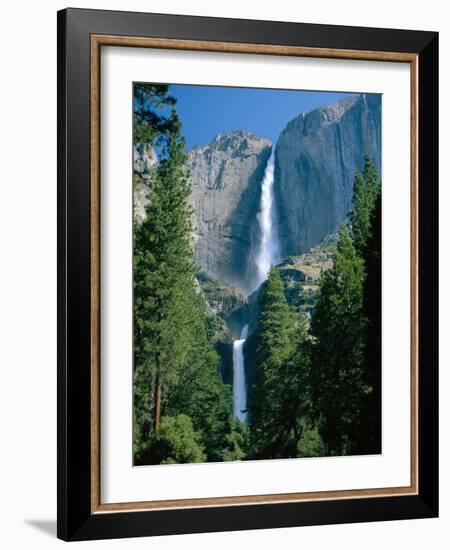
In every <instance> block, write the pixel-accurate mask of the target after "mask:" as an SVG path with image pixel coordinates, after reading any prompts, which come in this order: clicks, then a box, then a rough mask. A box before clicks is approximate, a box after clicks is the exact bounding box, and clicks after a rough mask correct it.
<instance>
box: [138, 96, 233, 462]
mask: <svg viewBox="0 0 450 550" xmlns="http://www.w3.org/2000/svg"><path fill="white" fill-rule="evenodd" d="M173 106H174V101H173V99H172V98H170V96H169V95H168V89H167V87H164V86H159V85H137V86H135V119H134V122H135V136H134V138H135V143H137V142H139V140H140V139H145V140H149V142H150V143H151V144H152V145H157V146H158V148H159V152H160V155H159V156H160V158H159V163H158V166H157V169H156V172H155V176H154V178H153V181H152V190H151V195H150V202H149V204H148V206H147V212H146V217H145V219H144V220H143V222H142V223H140V224H136V226H135V232H134V446H133V448H134V457H135V462H136V463H137V464H145V463H168V462H176V461H180V462H189V461H193V462H195V461H200V460H224V459H233V458H240V457H241V456H242V450H241V448H240V447H239V443H240V439H239V435H240V432H239V430H237V432H236V426H235V423H234V421H233V418H232V414H231V392H230V389H229V387H227V386H225V385H224V383H223V381H222V379H221V377H220V374H219V370H218V356H217V354H216V352H215V351H214V349H213V348H212V346H211V344H210V343H209V341H208V332H207V328H208V321H207V319H208V318H207V314H206V310H205V303H204V301H203V298H202V295H201V294H200V291H199V287H198V284H197V282H196V280H195V278H194V273H195V271H196V267H195V265H194V262H193V250H192V247H191V242H190V236H191V221H190V217H191V211H190V208H189V207H188V205H187V197H188V195H189V193H190V186H189V182H188V178H187V175H186V173H185V168H184V165H185V159H186V156H185V153H184V139H183V137H182V134H181V124H180V121H179V120H178V116H177V113H176V110H175V109H174V108H173ZM166 107H171V111H170V114H169V115H167V116H165V114H164V113H165V110H164V108H166ZM241 439H242V438H241ZM182 444H186V445H187V448H186V450H185V451H183V450H182V448H181V446H182ZM242 444H243V443H242Z"/></svg>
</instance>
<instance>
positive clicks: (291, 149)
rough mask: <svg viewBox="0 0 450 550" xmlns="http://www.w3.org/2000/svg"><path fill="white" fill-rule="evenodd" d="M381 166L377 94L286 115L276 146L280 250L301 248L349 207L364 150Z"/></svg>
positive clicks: (330, 227) (321, 234)
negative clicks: (288, 120)
mask: <svg viewBox="0 0 450 550" xmlns="http://www.w3.org/2000/svg"><path fill="white" fill-rule="evenodd" d="M366 154H367V155H369V156H370V157H371V158H372V160H373V161H374V162H375V164H376V166H377V167H378V168H380V166H381V96H379V95H365V94H362V95H358V96H352V97H348V98H345V99H343V100H341V101H338V102H336V103H333V104H330V105H327V106H324V107H320V108H319V109H316V110H314V111H311V112H310V113H307V114H300V115H299V116H297V117H296V118H294V119H293V120H291V121H290V122H289V123H288V124H287V126H286V128H285V129H284V130H283V132H282V133H281V134H280V137H279V139H278V142H277V144H276V149H275V195H276V202H277V208H278V214H279V235H280V240H281V249H282V255H283V256H288V255H293V254H294V255H295V254H301V253H303V252H306V251H307V250H309V249H310V248H311V247H312V246H314V245H316V244H318V243H319V242H320V241H321V240H322V239H323V238H324V237H325V236H326V235H328V234H331V233H334V232H335V231H336V230H337V229H338V227H339V224H340V223H341V222H342V221H343V220H344V219H345V218H346V217H347V215H348V212H349V210H350V207H351V200H352V192H353V178H354V175H355V172H356V171H357V170H361V169H362V168H363V166H364V155H366Z"/></svg>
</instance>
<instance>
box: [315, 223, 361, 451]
mask: <svg viewBox="0 0 450 550" xmlns="http://www.w3.org/2000/svg"><path fill="white" fill-rule="evenodd" d="M363 283H364V267H363V261H362V259H361V258H360V257H359V256H358V255H357V253H356V249H355V246H354V245H353V243H352V240H351V238H350V234H349V230H348V227H347V225H346V224H343V225H342V226H341V229H340V232H339V238H338V243H337V249H336V252H335V254H334V257H333V267H332V268H331V269H330V270H328V271H325V272H324V273H323V274H322V276H321V280H320V293H319V298H318V302H317V306H316V312H315V316H314V318H313V323H312V334H313V337H314V346H313V370H314V373H313V374H314V387H315V392H314V405H315V409H316V414H317V416H318V422H319V431H320V434H321V436H322V438H323V440H324V442H325V445H326V447H327V454H330V455H341V454H351V453H353V452H354V449H353V445H354V443H355V440H356V439H357V437H358V434H357V428H358V426H359V424H358V418H359V416H360V414H361V407H362V400H363V396H364V394H365V392H366V390H367V388H366V386H365V383H364V380H363V360H364V335H365V321H364V317H363V314H362V301H363Z"/></svg>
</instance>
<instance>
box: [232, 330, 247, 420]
mask: <svg viewBox="0 0 450 550" xmlns="http://www.w3.org/2000/svg"><path fill="white" fill-rule="evenodd" d="M247 333H248V325H245V327H244V328H243V329H242V331H241V337H240V339H239V340H235V341H234V342H233V413H234V416H237V417H238V418H239V420H242V422H247V411H246V408H247V384H246V383H245V370H244V343H245V339H246V338H247Z"/></svg>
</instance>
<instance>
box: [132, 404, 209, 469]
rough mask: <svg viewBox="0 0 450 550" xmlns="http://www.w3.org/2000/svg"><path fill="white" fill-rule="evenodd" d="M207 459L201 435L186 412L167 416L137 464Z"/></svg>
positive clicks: (202, 460) (176, 462) (201, 460)
mask: <svg viewBox="0 0 450 550" xmlns="http://www.w3.org/2000/svg"><path fill="white" fill-rule="evenodd" d="M205 459H206V456H205V453H204V449H203V446H202V442H201V437H200V435H199V434H198V433H197V432H195V430H194V428H193V426H192V420H191V419H190V418H189V416H186V415H185V414H179V415H177V416H166V417H164V418H163V419H162V420H161V425H160V427H159V429H158V431H157V432H156V433H155V434H153V436H152V438H151V440H150V443H149V446H148V448H147V449H146V451H145V452H144V453H143V455H142V456H141V457H140V458H139V459H138V460H137V462H136V463H137V464H183V463H186V462H204V460H205Z"/></svg>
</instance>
